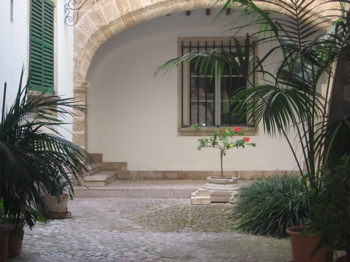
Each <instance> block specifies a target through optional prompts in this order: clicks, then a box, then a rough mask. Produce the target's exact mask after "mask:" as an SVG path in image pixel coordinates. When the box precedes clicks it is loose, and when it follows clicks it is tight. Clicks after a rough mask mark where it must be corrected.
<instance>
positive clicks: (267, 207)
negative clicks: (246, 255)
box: [232, 175, 309, 237]
mask: <svg viewBox="0 0 350 262" xmlns="http://www.w3.org/2000/svg"><path fill="white" fill-rule="evenodd" d="M304 193H305V188H304V187H303V184H301V183H300V180H299V178H298V177H296V176H291V175H281V176H278V177H273V178H271V179H266V180H257V181H254V182H253V183H251V184H250V185H248V186H246V187H242V188H241V189H240V192H239V197H238V199H237V203H235V206H234V207H233V211H232V216H233V219H235V220H236V226H235V229H236V230H238V231H240V232H243V233H248V234H254V235H263V236H276V237H284V236H286V233H285V231H286V229H287V228H288V227H290V226H294V225H303V224H304V223H305V222H306V221H307V218H308V209H309V201H308V200H307V199H306V198H305V197H304Z"/></svg>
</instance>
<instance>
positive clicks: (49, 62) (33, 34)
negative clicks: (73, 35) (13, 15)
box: [29, 0, 54, 93]
mask: <svg viewBox="0 0 350 262" xmlns="http://www.w3.org/2000/svg"><path fill="white" fill-rule="evenodd" d="M29 60H30V62H29V67H30V74H31V79H30V84H31V88H32V89H33V90H36V91H44V90H46V89H48V92H50V93H53V91H54V4H53V3H52V1H51V0H31V18H30V55H29Z"/></svg>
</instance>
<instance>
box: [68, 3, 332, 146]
mask: <svg viewBox="0 0 350 262" xmlns="http://www.w3.org/2000/svg"><path fill="white" fill-rule="evenodd" d="M286 1H289V0H286ZM322 1H323V0H316V3H321V2H322ZM225 2H226V1H225V0H219V1H215V0H191V1H189V0H128V1H125V0H99V1H98V2H97V1H96V0H95V1H88V2H87V3H86V4H85V6H84V7H83V9H82V10H81V11H80V16H79V21H78V23H77V24H76V25H75V26H74V87H73V88H74V96H75V97H76V98H78V99H79V101H81V103H85V101H86V95H87V91H88V88H89V83H88V82H87V80H86V77H87V72H88V69H89V66H90V63H91V60H92V58H93V56H94V54H95V53H96V51H97V50H98V48H99V47H100V46H101V45H102V44H103V43H104V42H106V41H107V40H108V39H109V38H110V37H112V36H114V35H116V34H118V33H120V32H122V31H124V30H126V29H128V28H130V27H132V26H134V25H137V24H139V23H142V22H145V21H148V20H151V19H154V18H157V17H160V16H164V15H167V14H171V13H176V12H180V11H187V10H194V9H203V8H211V7H221V6H222V5H223V4H224V3H225ZM258 3H259V4H260V5H266V4H265V3H264V2H258ZM315 6H317V4H316V5H315ZM266 8H268V6H266ZM270 8H271V7H270ZM275 8H276V7H275V6H274V7H273V9H275ZM310 8H313V6H312V7H310ZM322 8H325V6H322ZM325 10H331V8H327V9H325ZM73 134H74V137H73V141H74V142H75V143H76V144H78V145H80V146H82V147H86V120H85V115H83V114H81V115H77V116H76V117H75V118H74V122H73Z"/></svg>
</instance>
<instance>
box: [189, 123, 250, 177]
mask: <svg viewBox="0 0 350 262" xmlns="http://www.w3.org/2000/svg"><path fill="white" fill-rule="evenodd" d="M192 127H193V128H194V132H195V133H198V132H199V131H200V126H199V125H198V124H196V125H193V126H192ZM243 135H244V132H243V131H241V128H240V127H234V128H233V129H232V128H226V129H225V131H224V132H221V131H218V130H214V131H213V136H212V137H210V138H201V139H198V141H199V146H198V147H197V149H198V150H201V149H202V148H216V149H219V151H220V170H221V173H220V174H221V177H224V163H223V162H224V156H226V152H227V150H229V149H232V148H237V149H238V148H239V147H242V148H244V147H245V146H254V147H255V146H256V144H255V143H248V142H249V141H250V138H249V137H243V138H242V139H237V140H236V141H233V137H234V136H243Z"/></svg>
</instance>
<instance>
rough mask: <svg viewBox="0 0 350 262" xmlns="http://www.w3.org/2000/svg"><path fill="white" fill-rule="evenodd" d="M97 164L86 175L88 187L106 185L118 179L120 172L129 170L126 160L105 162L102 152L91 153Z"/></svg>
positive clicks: (85, 181)
mask: <svg viewBox="0 0 350 262" xmlns="http://www.w3.org/2000/svg"><path fill="white" fill-rule="evenodd" d="M91 155H92V157H93V158H94V159H95V162H96V165H95V166H92V167H91V170H90V172H89V173H88V174H86V175H85V177H84V185H85V186H86V187H89V188H90V187H105V186H107V185H108V184H109V183H111V182H112V181H114V180H116V179H117V176H118V173H121V172H125V171H126V170H127V163H125V162H104V161H103V157H102V154H91Z"/></svg>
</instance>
